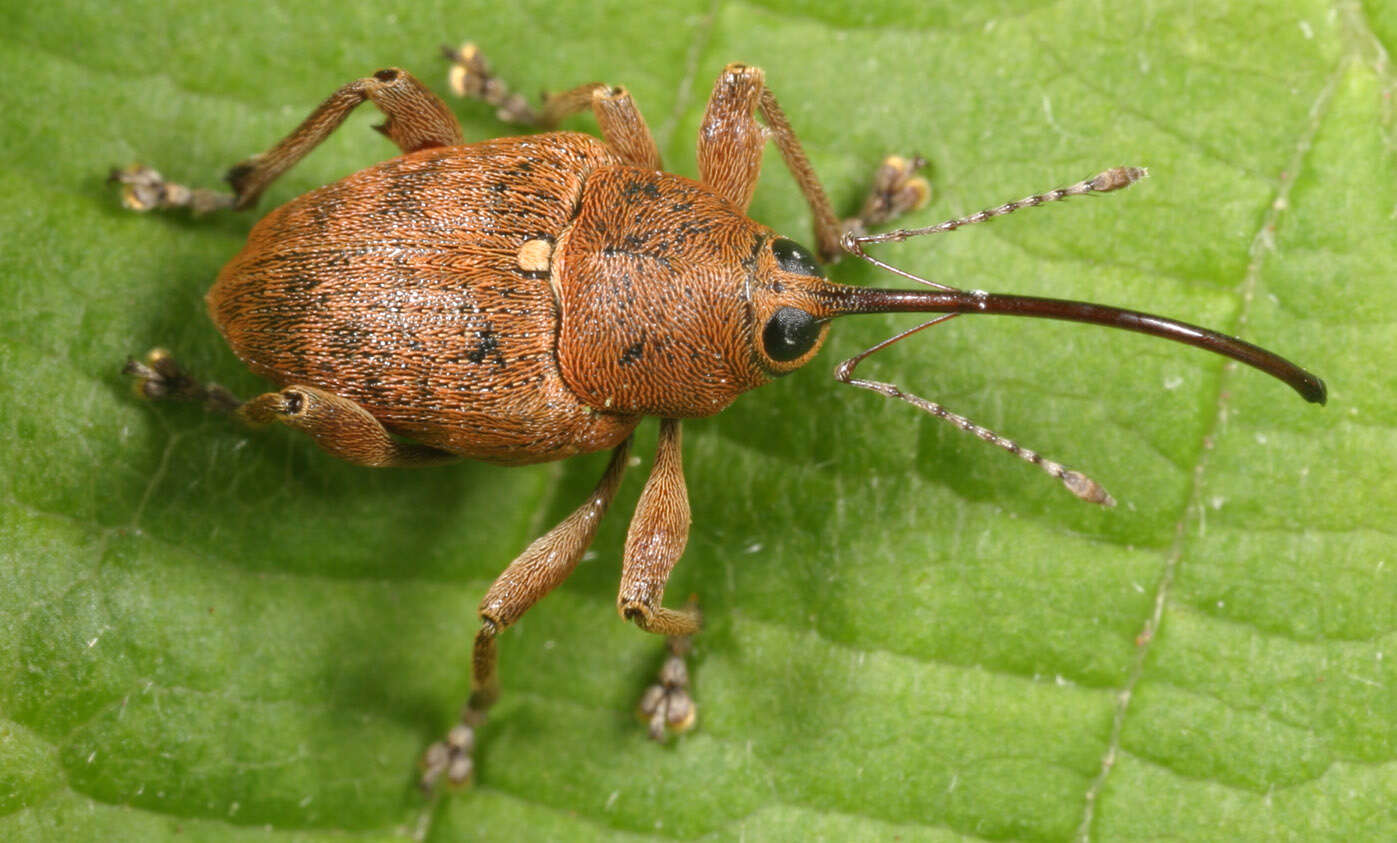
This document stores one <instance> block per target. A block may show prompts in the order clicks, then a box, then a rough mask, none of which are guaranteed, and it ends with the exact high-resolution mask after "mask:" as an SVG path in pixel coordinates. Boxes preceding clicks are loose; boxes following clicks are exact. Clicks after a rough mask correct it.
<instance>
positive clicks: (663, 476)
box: [616, 419, 700, 740]
mask: <svg viewBox="0 0 1397 843" xmlns="http://www.w3.org/2000/svg"><path fill="white" fill-rule="evenodd" d="M688 541H689V495H688V492H687V491H686V490H685V488H684V465H683V459H682V457H681V455H680V427H679V421H678V420H677V419H664V420H663V421H661V422H660V441H659V446H658V448H657V449H656V452H655V466H654V468H653V469H652V470H651V472H650V479H649V480H647V481H646V482H645V490H644V491H643V492H641V494H640V503H639V504H638V505H637V506H636V511H635V515H634V516H632V517H631V526H630V530H629V531H627V533H626V554H625V561H624V562H623V563H622V568H621V589H620V593H619V594H618V595H617V598H616V609H617V611H619V612H620V613H621V616H622V617H624V618H626V619H627V620H630V621H633V622H634V623H635V625H636V626H638V627H640V628H641V629H643V630H645V631H646V632H656V633H659V634H661V635H667V636H669V647H670V656H669V658H668V659H666V661H665V665H664V667H663V668H661V670H660V681H659V684H657V685H653V686H651V687H650V688H649V689H647V690H646V692H645V696H644V697H643V698H642V700H641V713H642V714H643V715H644V716H646V717H647V718H648V719H649V721H650V736H651V737H652V738H655V739H656V740H659V739H661V738H663V737H664V727H666V726H668V727H669V728H670V729H672V730H674V731H677V732H683V731H686V730H688V729H689V728H690V727H692V726H693V724H694V703H693V700H692V699H691V698H690V697H689V692H688V669H687V668H686V667H685V666H684V655H685V654H687V653H688V651H689V637H690V636H692V635H694V634H695V633H696V632H698V631H699V623H700V616H699V611H698V607H697V605H696V602H695V601H694V600H692V599H691V600H690V601H689V604H688V605H687V606H685V607H684V608H683V609H681V610H674V609H666V608H664V607H663V606H662V605H660V604H661V601H662V600H663V599H664V593H665V584H666V583H667V582H668V581H669V574H670V572H671V571H672V570H674V565H675V563H676V562H678V561H679V557H680V556H681V555H683V553H684V545H685V544H687V543H688Z"/></svg>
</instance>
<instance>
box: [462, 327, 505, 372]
mask: <svg viewBox="0 0 1397 843" xmlns="http://www.w3.org/2000/svg"><path fill="white" fill-rule="evenodd" d="M475 337H476V340H477V342H476V346H475V348H473V349H471V350H470V351H468V352H466V359H467V360H469V361H471V362H472V363H484V362H485V358H487V357H490V358H493V359H494V361H495V365H497V366H503V365H504V364H505V363H504V355H502V354H500V340H499V337H498V336H497V335H496V334H495V332H494V331H493V330H491V329H490V328H484V329H482V330H479V331H476V332H475Z"/></svg>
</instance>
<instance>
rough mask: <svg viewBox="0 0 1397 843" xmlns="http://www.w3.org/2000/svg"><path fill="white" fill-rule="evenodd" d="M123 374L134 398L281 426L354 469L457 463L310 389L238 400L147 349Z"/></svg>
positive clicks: (344, 400)
mask: <svg viewBox="0 0 1397 843" xmlns="http://www.w3.org/2000/svg"><path fill="white" fill-rule="evenodd" d="M123 371H124V372H125V373H126V374H128V375H131V376H132V377H134V378H135V388H136V393H137V394H138V395H140V396H141V397H143V398H146V399H150V400H164V399H173V400H177V401H197V402H199V403H201V404H203V405H204V408H205V409H207V410H209V411H210V412H217V413H222V414H225V415H231V416H234V417H236V418H238V419H239V420H241V421H243V422H246V423H248V424H250V425H254V426H259V427H260V426H262V425H266V424H271V423H272V422H280V423H282V424H284V425H286V426H287V427H292V428H295V429H297V430H300V431H302V432H304V433H306V434H308V435H309V436H310V437H311V438H312V439H314V440H315V443H316V444H317V445H319V446H320V447H321V448H323V449H324V450H326V451H328V452H329V453H330V454H333V455H334V456H336V457H339V458H340V459H342V460H345V461H346V462H351V463H354V464H356V465H365V466H371V467H386V466H419V465H438V464H440V463H445V462H453V461H455V460H456V459H458V457H456V455H454V454H450V453H447V452H446V451H442V450H438V449H436V448H432V447H429V446H427V445H419V444H417V443H415V442H400V441H398V440H396V439H394V438H393V437H392V436H391V435H390V434H389V433H388V431H387V430H385V429H384V427H383V425H382V423H380V422H379V421H378V419H376V418H374V417H373V416H372V415H371V414H370V413H369V411H368V410H365V409H364V408H363V407H361V406H359V405H358V404H356V403H355V402H353V401H351V400H349V399H348V398H343V397H341V396H338V395H334V394H333V393H329V392H326V391H325V390H323V389H317V388H315V387H313V386H288V387H287V388H285V389H282V390H280V391H278V392H266V393H263V394H262V395H259V396H257V397H256V398H253V399H252V400H250V401H240V400H239V399H238V397H237V396H235V395H234V394H233V393H231V392H229V391H228V390H227V389H224V388H223V387H221V386H219V385H218V384H216V383H210V384H205V383H201V382H200V381H198V380H197V379H195V378H194V377H193V376H191V375H190V374H189V373H188V372H186V371H185V370H184V368H183V367H181V366H180V365H179V364H178V363H176V362H175V360H174V358H173V357H171V356H170V353H169V352H168V351H165V350H164V349H161V348H157V349H154V350H152V351H151V352H150V353H149V354H147V355H146V357H145V359H144V360H143V361H138V360H130V361H128V362H127V364H126V367H125V369H124V370H123Z"/></svg>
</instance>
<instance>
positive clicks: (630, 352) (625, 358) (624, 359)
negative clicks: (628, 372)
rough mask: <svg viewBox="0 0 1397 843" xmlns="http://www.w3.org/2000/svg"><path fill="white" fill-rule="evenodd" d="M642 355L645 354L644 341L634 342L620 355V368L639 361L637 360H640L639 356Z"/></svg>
mask: <svg viewBox="0 0 1397 843" xmlns="http://www.w3.org/2000/svg"><path fill="white" fill-rule="evenodd" d="M644 353H645V340H643V339H639V340H636V341H635V343H634V344H633V345H631V347H630V348H627V349H626V350H625V351H624V352H622V353H621V361H620V362H621V365H622V366H629V365H630V364H632V363H634V362H635V361H637V360H639V359H640V358H641V355H643V354H644Z"/></svg>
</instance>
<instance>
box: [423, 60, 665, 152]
mask: <svg viewBox="0 0 1397 843" xmlns="http://www.w3.org/2000/svg"><path fill="white" fill-rule="evenodd" d="M442 52H443V54H444V55H445V56H446V58H447V59H449V60H450V61H451V74H450V83H451V90H452V91H454V92H455V94H456V95H457V96H460V97H470V98H471V99H478V100H482V101H484V102H486V103H488V104H490V105H492V106H494V107H495V115H496V116H497V117H499V118H500V119H501V120H503V121H505V122H506V123H515V124H518V125H521V126H530V127H532V128H535V129H554V128H556V127H557V126H558V124H559V123H561V122H562V121H563V120H564V119H566V118H568V117H571V116H572V115H574V114H577V113H579V112H582V111H586V110H587V109H588V108H590V109H592V111H593V113H594V114H595V115H596V117H597V124H598V125H599V126H600V127H601V133H602V137H604V138H606V142H607V144H608V145H609V146H610V147H611V148H612V149H613V150H615V151H616V153H617V154H618V155H620V156H621V158H622V160H624V161H625V162H626V163H627V164H631V165H633V166H636V167H646V168H649V169H653V170H658V169H661V168H662V164H661V160H660V150H659V147H657V146H656V145H655V139H654V138H653V137H651V136H650V128H649V127H648V126H646V124H645V118H644V117H642V116H641V114H640V109H639V108H637V107H636V105H635V102H634V101H633V100H632V99H631V95H630V93H629V92H627V91H626V89H625V88H619V87H612V86H610V85H604V84H602V83H601V82H589V83H587V84H586V85H579V86H577V87H576V88H573V89H572V90H569V91H565V92H563V93H561V94H552V95H549V96H546V97H545V98H544V104H543V108H542V109H535V108H533V107H532V106H530V105H529V103H528V101H527V100H525V99H524V98H523V97H522V96H520V95H519V94H516V93H512V92H511V91H510V90H509V86H508V85H506V84H505V83H504V81H503V80H501V79H500V78H499V77H498V76H495V75H494V73H493V72H492V71H491V70H490V65H489V64H487V63H486V61H485V57H484V56H483V55H481V53H480V48H478V47H476V46H475V45H474V44H465V45H464V46H462V47H461V48H460V49H453V48H451V47H443V48H442Z"/></svg>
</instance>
